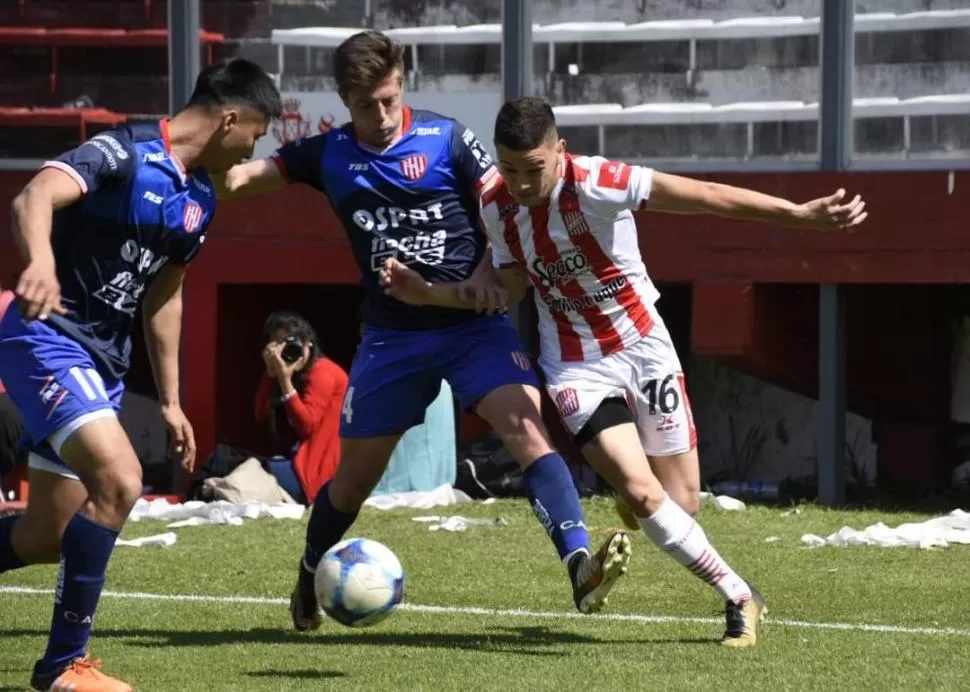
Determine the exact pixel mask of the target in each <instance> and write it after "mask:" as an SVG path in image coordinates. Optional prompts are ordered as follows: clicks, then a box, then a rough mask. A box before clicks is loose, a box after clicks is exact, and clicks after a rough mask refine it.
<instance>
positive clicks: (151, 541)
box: [115, 531, 178, 548]
mask: <svg viewBox="0 0 970 692" xmlns="http://www.w3.org/2000/svg"><path fill="white" fill-rule="evenodd" d="M177 540H178V536H176V535H175V532H174V531H169V532H168V533H160V534H158V535H157V536H142V537H141V538H131V539H128V538H119V539H118V540H117V541H115V545H117V546H124V547H128V548H149V547H153V548H171V547H172V546H173V545H175V541H177Z"/></svg>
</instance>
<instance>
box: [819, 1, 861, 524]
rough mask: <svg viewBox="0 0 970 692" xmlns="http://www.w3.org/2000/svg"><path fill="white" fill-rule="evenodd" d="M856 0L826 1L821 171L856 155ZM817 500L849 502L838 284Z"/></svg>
mask: <svg viewBox="0 0 970 692" xmlns="http://www.w3.org/2000/svg"><path fill="white" fill-rule="evenodd" d="M854 14H855V2H854V0H823V2H822V22H821V24H822V26H821V37H822V46H821V53H822V55H821V67H822V69H821V72H822V98H821V104H820V109H819V123H818V127H819V135H820V136H819V138H820V143H821V146H820V152H819V153H820V156H821V168H822V170H823V171H828V172H839V171H844V170H846V169H847V168H848V166H849V161H850V159H851V156H852V78H853V72H854V69H855V54H854V53H855V51H854V44H855V32H854V27H853V20H854ZM818 304H819V309H818V455H817V456H818V499H819V501H820V502H821V503H823V504H826V505H841V504H844V503H845V472H846V469H845V465H846V454H845V416H846V396H845V301H844V296H843V291H842V288H841V287H840V286H839V285H838V284H822V285H821V286H820V287H819V301H818Z"/></svg>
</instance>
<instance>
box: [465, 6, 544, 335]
mask: <svg viewBox="0 0 970 692" xmlns="http://www.w3.org/2000/svg"><path fill="white" fill-rule="evenodd" d="M532 77H533V68H532V0H502V97H503V100H506V101H507V100H509V99H516V98H519V97H521V96H532V95H533V94H534V93H535V92H534V91H533V84H532ZM479 135H480V136H484V135H483V134H482V133H479ZM489 136H491V135H489ZM509 317H510V318H511V319H512V323H513V324H514V325H515V328H516V329H517V330H518V332H519V338H520V339H521V340H522V344H523V346H525V348H526V350H528V351H529V352H530V353H532V351H533V347H534V345H535V344H534V343H533V338H532V325H534V324H535V304H534V303H533V302H532V290H531V289H530V290H529V294H528V295H527V296H526V297H525V299H524V300H523V301H522V302H521V303H519V304H518V305H515V306H513V307H512V308H511V309H510V310H509Z"/></svg>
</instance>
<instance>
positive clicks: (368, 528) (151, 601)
mask: <svg viewBox="0 0 970 692" xmlns="http://www.w3.org/2000/svg"><path fill="white" fill-rule="evenodd" d="M586 507H587V512H588V523H589V525H590V529H591V532H592V534H593V537H594V539H596V540H598V539H599V538H600V537H601V536H602V535H603V532H604V531H605V530H606V529H608V528H611V527H617V526H619V525H620V524H619V520H618V519H616V517H615V516H614V515H613V512H612V503H611V502H609V501H608V500H592V501H588V502H587V504H586ZM419 514H463V515H465V516H479V517H496V516H501V517H504V518H505V519H506V520H507V521H508V523H509V525H508V526H507V527H502V528H482V527H472V528H471V529H469V530H468V531H467V532H464V533H443V532H430V531H428V529H427V526H426V525H424V524H421V523H418V522H413V521H411V520H410V518H411V517H412V516H416V515H419ZM923 518H925V517H924V516H921V515H917V514H889V513H885V512H880V513H876V512H862V511H855V512H837V511H829V510H825V509H820V508H816V507H811V506H807V507H804V508H803V510H802V512H801V513H800V514H798V515H793V516H787V517H783V516H781V510H780V509H777V508H767V507H754V508H749V509H748V511H745V512H737V513H722V512H717V511H714V510H710V509H706V510H704V511H703V512H702V514H701V517H700V519H701V522H702V523H703V525H704V526H705V528H706V530H707V532H708V534H709V536H710V537H711V539H712V541H713V542H714V544H715V546H717V547H718V549H719V550H720V551H721V553H722V554H723V555H724V556H725V557H726V558H727V559H728V561H729V562H731V563H732V564H733V565H734V566H735V568H736V569H737V570H738V571H739V572H740V573H742V574H743V575H745V576H746V577H748V578H749V579H751V580H752V581H754V582H755V583H756V584H757V585H758V586H759V587H760V588H761V590H762V591H763V592H764V594H765V596H766V597H767V599H768V602H769V609H770V615H769V620H768V623H767V624H766V626H765V628H764V630H763V635H762V638H761V640H760V641H759V646H758V647H757V648H756V649H752V650H727V649H723V648H721V647H719V646H717V645H716V644H715V642H716V640H717V639H718V637H719V636H720V634H721V631H722V627H723V622H722V620H721V616H720V613H719V611H720V609H721V604H720V602H719V600H718V599H717V598H716V596H715V594H714V593H713V591H712V590H710V589H709V588H708V587H707V586H705V585H704V584H702V583H700V582H699V581H697V580H696V579H695V578H694V577H692V576H691V575H690V574H689V573H688V572H687V571H686V570H685V569H684V568H682V567H680V566H678V565H676V564H674V563H673V561H672V560H670V559H669V558H667V557H666V556H664V555H662V554H660V553H659V552H658V551H657V550H656V549H655V548H654V547H653V546H652V545H650V544H648V542H647V540H646V538H645V537H644V536H642V534H637V535H636V536H635V537H634V556H633V562H632V566H631V569H630V574H629V575H628V577H626V578H625V579H624V580H623V581H621V582H620V583H619V584H618V585H617V587H616V590H615V591H614V593H613V597H612V598H611V601H610V604H609V606H608V608H607V610H606V612H605V614H604V615H603V616H595V617H576V616H575V613H574V610H573V606H572V599H571V596H570V592H569V589H568V585H567V582H566V579H565V577H564V570H563V568H562V567H561V566H560V564H559V563H558V561H557V560H556V557H555V552H554V551H553V549H552V546H551V545H550V544H549V543H548V540H547V538H546V537H545V535H544V533H543V532H542V530H541V529H540V528H539V526H538V524H537V523H536V521H535V520H534V519H533V517H532V516H531V514H530V512H529V509H528V507H527V505H526V504H525V502H518V501H502V502H498V503H496V504H493V505H487V506H483V505H477V506H474V507H470V506H459V507H450V508H438V509H435V510H431V511H423V512H410V511H394V512H379V511H376V510H365V511H364V513H363V514H362V515H361V518H360V520H359V522H358V524H357V525H356V526H355V527H354V529H353V530H352V532H351V533H352V535H364V536H367V537H370V538H375V539H377V540H380V541H382V542H384V543H386V544H387V545H388V546H390V547H391V548H392V549H393V550H394V551H395V552H397V554H398V555H399V556H400V558H401V561H402V562H403V564H404V567H405V569H406V570H407V575H408V587H407V602H408V604H407V606H406V607H405V608H403V609H401V610H399V611H398V612H397V613H395V614H394V615H392V616H391V617H390V618H389V619H388V620H386V621H385V622H383V623H381V624H379V625H377V626H376V627H373V628H370V629H367V630H350V629H346V628H343V627H341V626H339V625H337V624H335V623H332V622H328V623H326V624H325V626H324V627H323V628H322V629H321V630H320V631H319V632H317V633H314V634H308V635H303V634H298V633H296V632H293V631H291V629H290V623H289V616H288V613H287V609H286V606H285V605H284V603H285V598H286V596H287V595H288V594H289V591H290V589H291V587H292V581H293V579H294V576H295V565H296V563H297V560H298V556H299V554H300V552H301V549H302V545H303V531H304V522H296V521H282V520H281V521H275V520H268V519H260V520H256V521H253V522H251V523H247V524H246V525H244V526H242V527H222V526H219V527H212V526H206V527H189V528H182V529H177V530H176V532H177V533H178V537H179V538H178V543H177V544H176V545H175V546H174V547H172V548H169V549H160V548H141V549H133V548H118V550H117V552H116V553H115V557H114V560H113V562H112V565H111V568H110V570H109V574H108V589H109V591H110V592H109V593H107V594H105V596H104V597H103V598H102V601H101V609H100V612H99V615H98V620H97V623H96V627H95V634H94V640H93V646H92V654H93V655H94V656H95V657H99V658H103V659H105V662H106V671H107V672H109V673H112V674H115V675H117V676H119V677H122V678H123V679H126V680H128V681H129V682H131V683H132V685H133V686H134V687H135V689H136V690H163V691H167V692H171V691H174V690H178V691H183V690H291V689H292V690H318V689H328V688H333V689H336V688H339V689H360V690H487V689H494V690H526V689H534V690H546V689H556V690H587V689H615V690H647V689H676V690H680V689H683V690H707V689H710V690H750V689H756V690H813V689H818V690H831V689H845V688H852V689H872V690H917V689H920V690H930V689H932V690H939V689H953V690H957V689H968V687H970V595H968V591H967V578H966V575H967V574H968V573H970V547H968V546H955V547H952V548H948V549H945V550H929V551H927V550H922V551H921V550H914V549H881V548H822V549H809V548H805V547H802V545H801V544H800V542H799V538H800V537H801V535H802V534H805V533H816V534H820V535H827V534H829V533H831V532H833V531H835V530H837V529H838V528H840V527H841V526H843V525H846V524H849V525H852V526H855V527H857V528H861V527H863V526H866V525H869V524H871V523H874V522H876V521H884V522H885V523H887V524H889V525H895V524H898V523H900V522H903V521H912V520H921V519H923ZM165 530H166V529H164V524H162V523H159V522H144V523H139V524H132V525H130V526H129V527H128V528H126V530H125V533H124V537H126V538H132V537H136V536H143V535H148V534H154V533H161V532H163V531H165ZM769 536H779V537H780V538H781V540H779V541H776V542H773V543H766V542H765V538H767V537H769ZM54 578H55V568H54V567H32V568H28V569H26V570H21V571H18V572H14V573H10V574H6V575H3V576H0V638H2V643H0V651H2V655H0V689H4V690H7V689H10V690H12V689H24V685H25V683H26V681H27V679H28V678H29V674H30V669H31V666H32V665H33V662H34V660H35V659H36V658H37V657H38V655H39V653H40V652H41V651H42V649H43V646H44V641H45V636H46V631H47V625H48V622H49V620H50V609H51V597H50V595H49V593H46V590H48V589H50V588H51V587H52V586H53V582H54ZM14 587H23V588H22V589H21V590H19V591H18V590H16V589H14ZM42 589H43V590H44V591H45V593H38V592H39V591H40V590H42ZM231 597H246V598H236V599H233V598H231Z"/></svg>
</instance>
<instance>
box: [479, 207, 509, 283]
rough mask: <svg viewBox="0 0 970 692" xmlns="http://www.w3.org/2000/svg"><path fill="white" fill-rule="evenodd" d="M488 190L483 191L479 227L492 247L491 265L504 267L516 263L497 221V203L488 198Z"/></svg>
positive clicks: (498, 267)
mask: <svg viewBox="0 0 970 692" xmlns="http://www.w3.org/2000/svg"><path fill="white" fill-rule="evenodd" d="M488 195H489V193H488V191H487V190H486V192H485V193H484V196H483V197H484V198H483V204H482V209H481V213H480V215H479V216H480V218H481V227H482V230H483V231H484V232H485V236H486V237H487V238H488V243H489V247H491V248H492V266H493V267H495V268H496V269H506V268H508V267H511V266H514V265H516V264H518V262H517V261H516V259H515V256H513V255H512V250H511V249H510V248H509V244H508V243H507V242H506V241H505V233H504V229H503V228H502V224H501V223H500V221H499V215H498V207H497V205H496V204H495V203H494V202H492V201H490V200H488Z"/></svg>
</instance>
